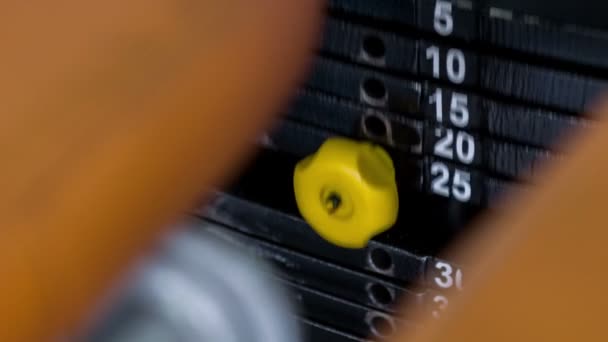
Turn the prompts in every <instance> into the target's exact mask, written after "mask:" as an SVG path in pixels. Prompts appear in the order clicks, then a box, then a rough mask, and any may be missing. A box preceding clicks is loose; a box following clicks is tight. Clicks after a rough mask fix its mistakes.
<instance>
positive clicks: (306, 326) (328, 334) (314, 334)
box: [298, 318, 369, 342]
mask: <svg viewBox="0 0 608 342" xmlns="http://www.w3.org/2000/svg"><path fill="white" fill-rule="evenodd" d="M298 321H299V322H300V327H301V329H302V332H303V334H304V340H305V341H309V342H369V341H367V340H365V339H363V338H360V337H357V336H354V335H351V334H349V333H345V332H343V331H339V330H336V329H334V328H331V327H328V326H326V325H323V324H319V323H317V322H313V321H310V320H307V319H305V318H299V319H298Z"/></svg>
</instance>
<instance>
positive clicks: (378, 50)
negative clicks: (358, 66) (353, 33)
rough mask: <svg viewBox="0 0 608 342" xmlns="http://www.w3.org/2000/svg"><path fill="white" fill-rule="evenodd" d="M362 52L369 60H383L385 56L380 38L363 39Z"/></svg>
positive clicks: (367, 37) (384, 48)
mask: <svg viewBox="0 0 608 342" xmlns="http://www.w3.org/2000/svg"><path fill="white" fill-rule="evenodd" d="M363 52H364V53H365V54H366V55H367V56H368V57H369V58H370V59H383V58H384V57H385V54H386V47H385V46H384V42H383V41H382V39H381V38H380V37H378V36H366V37H365V38H363Z"/></svg>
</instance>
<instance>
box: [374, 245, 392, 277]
mask: <svg viewBox="0 0 608 342" xmlns="http://www.w3.org/2000/svg"><path fill="white" fill-rule="evenodd" d="M370 260H371V263H372V266H373V267H375V268H376V269H377V270H379V271H383V272H386V271H389V270H390V269H391V268H392V267H393V258H392V257H391V255H390V254H388V252H387V251H385V250H384V249H380V248H374V249H373V250H372V251H371V254H370Z"/></svg>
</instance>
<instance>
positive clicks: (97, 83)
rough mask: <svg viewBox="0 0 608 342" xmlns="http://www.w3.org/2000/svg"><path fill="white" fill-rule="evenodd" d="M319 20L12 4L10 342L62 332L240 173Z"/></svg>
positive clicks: (240, 6) (264, 7) (6, 53)
mask: <svg viewBox="0 0 608 342" xmlns="http://www.w3.org/2000/svg"><path fill="white" fill-rule="evenodd" d="M320 14H321V7H320V5H319V3H318V2H317V1H272V0H258V1H247V0H227V1H224V0H220V1H181V0H180V1H178V0H146V1H142V0H133V1H118V0H108V1H100V2H91V1H75V0H58V1H40V0H34V1H17V2H11V3H10V4H5V6H3V10H2V13H1V14H0V22H1V23H0V37H1V38H0V41H1V42H2V53H1V54H0V74H1V75H2V77H1V78H0V94H1V95H0V102H1V103H2V114H0V155H1V156H2V158H3V159H4V162H3V165H2V167H1V168H0V189H2V193H1V196H0V226H2V229H3V230H2V233H3V238H2V239H1V240H0V270H1V271H0V274H1V278H2V282H1V285H0V299H1V301H2V310H0V321H2V322H3V325H2V329H0V340H1V341H42V340H49V339H51V338H52V337H53V336H57V334H61V333H62V332H65V331H67V330H68V329H69V328H71V327H72V325H73V324H74V323H75V322H76V320H78V319H79V317H80V316H81V315H82V314H83V313H85V310H86V309H87V308H88V307H90V306H91V304H92V303H93V301H94V299H95V298H96V296H98V295H99V294H100V293H102V290H103V289H104V288H106V287H107V286H108V284H109V283H110V282H111V281H112V279H115V277H116V276H117V272H119V271H120V270H124V269H125V267H127V266H128V265H127V264H126V262H127V261H128V260H130V259H132V257H133V256H135V255H137V254H138V253H139V254H140V253H142V249H143V248H144V247H146V246H149V244H150V243H151V242H152V241H154V239H155V235H158V234H157V233H158V232H159V227H162V226H163V225H164V224H165V223H166V222H168V220H170V219H171V218H173V217H175V216H176V215H177V214H178V213H180V211H183V210H185V208H188V206H189V205H192V204H193V203H194V202H195V201H196V200H197V199H200V197H201V195H202V194H203V193H204V190H207V189H209V188H210V186H211V185H212V184H218V183H219V182H220V181H222V180H225V179H226V178H227V177H229V176H230V173H228V172H227V170H228V167H229V166H232V167H234V166H235V164H236V163H237V161H238V160H240V159H241V158H242V157H243V154H244V153H245V152H246V151H247V150H248V149H250V147H251V146H253V145H254V144H252V142H253V141H255V134H256V133H257V132H259V131H260V130H261V129H262V128H263V127H266V126H267V125H268V124H269V122H270V116H271V115H269V114H272V113H276V112H278V111H279V109H280V108H279V107H278V106H277V105H278V104H280V103H281V101H284V100H285V99H286V98H287V97H288V95H289V93H290V91H292V90H293V87H294V86H295V85H296V83H297V81H298V80H299V79H300V78H299V77H302V71H303V70H304V69H305V65H306V61H307V57H308V56H309V55H311V54H312V51H313V46H314V37H315V36H316V32H317V31H318V29H319V25H318V21H317V20H315V19H316V18H319V17H320ZM298 71H299V73H298ZM298 75H299V76H298Z"/></svg>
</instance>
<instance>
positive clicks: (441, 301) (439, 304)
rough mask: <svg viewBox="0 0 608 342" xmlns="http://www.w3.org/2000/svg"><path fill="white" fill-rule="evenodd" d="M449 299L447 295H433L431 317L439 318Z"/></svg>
mask: <svg viewBox="0 0 608 342" xmlns="http://www.w3.org/2000/svg"><path fill="white" fill-rule="evenodd" d="M449 303H450V302H449V300H448V297H446V296H444V295H440V294H438V295H435V296H433V304H432V306H433V311H432V314H433V318H436V319H439V318H441V314H442V313H443V312H445V311H446V310H447V309H448V305H449Z"/></svg>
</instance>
